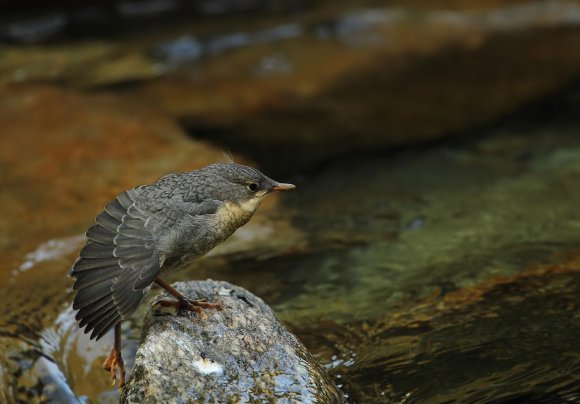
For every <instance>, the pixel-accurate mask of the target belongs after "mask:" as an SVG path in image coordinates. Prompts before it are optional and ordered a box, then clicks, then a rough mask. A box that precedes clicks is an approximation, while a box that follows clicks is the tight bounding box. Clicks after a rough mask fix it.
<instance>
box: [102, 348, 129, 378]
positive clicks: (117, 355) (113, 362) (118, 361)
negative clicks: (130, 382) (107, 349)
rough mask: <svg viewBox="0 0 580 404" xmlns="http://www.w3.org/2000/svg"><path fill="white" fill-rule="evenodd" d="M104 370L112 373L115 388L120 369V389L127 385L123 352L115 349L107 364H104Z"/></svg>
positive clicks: (106, 361)
mask: <svg viewBox="0 0 580 404" xmlns="http://www.w3.org/2000/svg"><path fill="white" fill-rule="evenodd" d="M103 368H104V369H105V370H106V371H108V372H111V379H112V380H113V386H114V385H115V383H116V382H117V369H119V375H120V378H119V387H123V386H124V385H125V364H124V363H123V357H122V356H121V351H119V350H118V349H115V348H113V350H112V351H111V353H110V354H109V356H108V357H107V359H105V362H104V363H103Z"/></svg>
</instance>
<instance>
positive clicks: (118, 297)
mask: <svg viewBox="0 0 580 404" xmlns="http://www.w3.org/2000/svg"><path fill="white" fill-rule="evenodd" d="M294 188H295V186H294V185H293V184H287V183H280V182H277V181H274V180H273V179H271V178H269V177H267V176H266V175H264V174H263V173H261V172H260V171H258V170H257V169H255V168H252V167H248V166H244V165H241V164H237V163H234V162H227V163H215V164H210V165H208V166H205V167H203V168H200V169H197V170H193V171H190V172H184V173H175V174H169V175H166V176H164V177H162V178H160V179H159V180H158V181H157V182H155V183H152V184H149V185H141V186H137V187H135V188H132V189H129V190H127V191H124V192H121V193H120V194H118V195H117V197H116V198H115V199H113V200H112V201H111V202H109V203H108V204H107V205H106V206H105V208H104V210H103V211H102V212H101V213H100V214H99V215H98V216H97V217H96V219H95V224H94V225H93V226H91V227H90V228H89V229H88V230H87V232H86V239H87V240H86V244H85V245H84V247H83V248H82V249H81V250H80V252H79V256H78V258H77V260H76V261H75V263H74V264H73V266H72V269H71V270H70V271H69V276H70V277H71V278H73V279H74V285H73V291H75V292H76V295H75V297H74V301H73V309H74V310H75V311H76V315H75V319H76V320H77V321H79V324H78V325H79V327H80V328H81V329H82V328H83V327H84V333H87V334H88V333H90V339H96V340H98V339H100V338H101V337H103V336H104V335H105V334H107V332H108V331H110V330H111V329H113V328H114V330H115V331H114V332H115V340H114V346H113V349H112V350H111V353H110V354H109V356H108V357H107V359H106V360H105V362H104V363H103V368H104V369H105V370H107V371H108V372H110V374H111V378H112V380H113V384H115V383H116V382H117V371H119V386H120V387H121V388H122V387H123V386H124V385H125V366H124V362H123V358H122V356H121V322H122V321H123V320H126V319H127V318H128V317H129V316H130V315H131V314H132V313H133V312H135V310H136V309H137V307H138V306H139V304H140V303H141V301H142V300H143V297H144V296H145V294H146V293H147V292H148V291H149V289H150V288H151V286H152V285H153V284H154V283H156V284H157V285H159V286H160V287H162V288H163V289H165V290H167V292H168V293H169V294H170V295H172V296H173V297H175V298H176V299H177V300H162V301H161V302H160V304H162V305H164V306H174V307H178V308H182V309H187V310H190V311H194V312H197V313H199V314H203V309H215V310H221V309H222V308H221V306H220V305H219V304H215V303H209V302H207V301H196V300H191V299H188V298H187V297H186V296H184V295H183V294H182V293H181V292H179V291H178V290H176V289H175V288H173V287H172V286H171V285H169V284H168V283H166V282H165V281H164V280H162V279H161V278H160V274H162V273H163V274H165V273H167V272H169V271H173V270H179V269H182V268H185V267H187V266H189V265H190V264H191V262H192V261H194V260H196V259H197V258H200V257H201V256H203V255H205V254H206V253H208V252H209V251H210V250H212V249H213V248H214V247H215V246H217V245H218V244H220V243H221V242H223V241H224V240H226V239H227V238H228V237H229V236H231V235H232V234H233V233H234V231H236V229H238V228H239V227H241V226H243V225H244V224H246V223H247V222H248V221H249V220H250V218H251V217H252V215H253V214H254V212H255V211H256V209H257V208H258V206H259V205H260V202H261V201H262V200H263V199H264V198H265V197H266V196H267V195H268V194H270V193H272V192H277V191H288V190H291V189H294Z"/></svg>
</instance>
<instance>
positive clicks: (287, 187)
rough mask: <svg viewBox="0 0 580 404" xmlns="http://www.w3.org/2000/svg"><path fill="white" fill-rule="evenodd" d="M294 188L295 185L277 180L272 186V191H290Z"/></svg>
mask: <svg viewBox="0 0 580 404" xmlns="http://www.w3.org/2000/svg"><path fill="white" fill-rule="evenodd" d="M294 188H296V185H293V184H284V183H281V182H277V183H276V185H274V186H273V187H272V191H290V190H291V189H294Z"/></svg>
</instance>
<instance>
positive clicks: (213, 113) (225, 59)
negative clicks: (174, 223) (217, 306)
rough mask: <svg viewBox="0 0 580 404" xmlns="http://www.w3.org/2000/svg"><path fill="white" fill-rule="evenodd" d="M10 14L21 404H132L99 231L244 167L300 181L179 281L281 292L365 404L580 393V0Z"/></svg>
mask: <svg viewBox="0 0 580 404" xmlns="http://www.w3.org/2000/svg"><path fill="white" fill-rule="evenodd" d="M0 7H1V8H0V186H1V187H2V193H0V209H1V210H2V212H3V213H2V215H0V226H1V227H0V230H1V231H0V251H1V252H2V256H3V260H2V262H1V263H0V280H1V281H2V285H5V291H4V295H5V296H6V304H5V307H4V309H3V310H4V312H3V313H0V346H2V347H3V348H4V349H3V350H4V352H5V354H4V356H3V358H2V361H1V362H0V366H1V367H0V376H1V377H2V391H1V392H0V397H1V398H3V399H5V400H8V401H10V400H13V399H20V400H30V399H38V400H41V399H44V398H49V399H53V400H56V399H58V400H68V401H73V402H74V401H75V400H78V399H81V400H86V399H89V400H93V401H107V400H113V401H114V400H116V399H117V398H118V396H117V395H116V392H115V391H114V390H111V389H110V386H108V380H107V377H106V373H105V372H102V371H101V370H100V369H99V368H100V363H101V362H102V360H103V358H104V356H105V355H106V351H107V348H108V344H109V343H110V341H108V340H107V339H106V338H105V339H103V341H100V342H99V344H96V345H92V344H91V343H89V342H88V341H87V339H86V337H84V336H82V335H80V334H79V332H78V331H77V330H76V326H75V324H74V321H73V319H72V314H71V311H70V307H69V305H70V297H71V296H70V286H71V284H70V281H69V280H68V279H67V278H66V277H65V276H64V274H65V273H66V271H67V270H68V268H69V266H70V265H71V263H72V262H73V260H74V257H75V254H76V252H77V250H78V248H79V247H80V243H81V242H82V236H81V235H82V232H83V231H84V230H85V229H86V228H87V227H88V226H89V225H90V223H91V222H92V218H93V217H94V216H95V215H96V214H97V213H98V212H99V211H100V209H101V208H102V206H103V205H104V204H105V203H106V201H107V200H109V199H110V198H112V197H113V196H114V195H115V194H116V193H118V192H120V191H122V190H124V189H127V188H129V187H132V186H134V185H136V184H143V183H148V182H151V181H153V180H155V179H156V178H157V177H159V176H161V175H163V174H165V173H167V172H172V171H184V170H191V169H194V168H197V167H199V166H202V165H205V164H208V163H211V162H215V161H220V160H224V159H225V158H224V156H223V153H224V152H226V153H231V154H232V156H233V158H234V159H235V160H236V161H239V162H242V163H247V164H252V165H256V166H258V167H259V168H260V169H262V170H263V171H264V172H266V173H268V174H270V175H272V176H273V177H275V178H278V179H280V180H288V181H293V182H295V183H297V185H298V187H299V188H298V190H297V192H296V193H294V194H293V195H292V196H290V197H289V198H284V199H280V200H277V199H273V200H272V201H269V202H268V204H267V206H265V209H263V210H262V211H261V212H260V213H259V214H258V215H257V216H256V217H255V218H254V219H253V220H252V222H251V223H250V224H249V225H248V226H247V227H245V228H244V229H241V231H239V232H238V233H236V235H235V236H234V237H233V239H232V240H231V242H230V243H228V244H227V245H224V246H223V248H221V249H219V250H218V251H216V252H215V253H214V254H212V255H211V256H210V257H208V258H207V259H205V260H204V261H202V262H200V263H199V264H198V265H197V266H195V267H193V268H192V269H191V271H189V273H183V274H181V275H179V277H178V278H176V279H174V280H177V279H188V278H189V279H193V278H204V277H212V278H215V279H223V280H228V281H231V282H233V283H237V284H239V285H241V286H244V287H246V288H248V289H249V290H251V291H252V292H253V293H255V294H257V295H258V296H260V297H262V298H263V299H264V300H265V301H266V302H267V303H268V304H270V305H271V306H272V307H273V309H274V310H275V311H276V313H277V314H278V315H279V316H280V317H281V318H282V319H283V320H284V321H286V322H287V323H288V324H289V326H290V327H291V328H292V329H293V330H294V331H295V332H296V333H298V335H299V336H300V337H301V338H302V340H303V341H304V342H305V343H306V345H307V346H308V347H309V348H310V349H311V350H312V351H313V353H314V354H315V355H316V356H318V358H319V359H320V360H321V361H322V362H323V363H324V364H325V365H326V366H327V368H328V369H329V370H330V371H331V372H332V373H333V375H334V376H335V377H336V380H337V381H338V382H339V383H340V384H341V386H342V388H343V390H344V392H345V394H346V395H348V397H349V398H350V399H351V400H352V401H356V402H369V400H370V401H373V402H377V401H380V400H384V401H392V400H394V401H404V400H406V401H407V402H413V401H416V402H421V401H425V400H434V401H437V400H439V401H445V400H454V399H465V398H467V401H474V400H500V399H506V400H507V399H518V398H522V397H523V398H526V399H529V400H532V401H533V400H543V399H547V400H550V399H553V400H560V399H572V398H576V399H578V397H579V394H580V392H579V390H578V387H577V386H578V379H577V375H578V374H579V373H580V360H578V355H577V348H576V347H575V344H574V342H573V341H574V337H573V336H574V335H578V334H579V333H580V325H579V321H578V318H577V315H575V314H574V313H577V312H578V310H577V309H578V307H577V306H578V302H577V299H574V296H577V293H578V288H579V285H580V275H578V268H580V266H579V265H578V257H579V255H578V252H580V250H579V248H578V245H579V244H578V242H579V241H580V237H579V236H578V230H579V229H580V221H579V217H578V213H577V206H578V201H579V198H580V191H579V189H580V188H579V187H578V186H577V178H578V174H580V138H578V133H579V130H580V121H579V118H578V117H579V116H580V115H579V112H580V92H579V86H578V85H579V78H580V2H577V1H565V0H552V1H530V0H528V1H520V0H512V1H508V0H506V1H499V0H497V1H478V0H441V1H436V2H434V1H422V0H408V1H396V0H395V1H389V2H381V1H371V0H369V1H354V0H353V1H341V2H334V1H325V0H318V1H300V0H288V1H282V0H271V1H267V0H207V1H206V0H197V1H196V0H143V1H137V0H132V1H105V0H102V1H88V2H82V4H81V3H79V2H73V1H55V2H43V1H12V0H8V1H4V2H2V4H1V6H0ZM142 314H143V313H140V314H139V316H136V317H135V319H134V321H133V322H132V323H131V324H128V327H127V328H126V329H125V331H124V332H125V333H126V334H127V335H126V336H127V337H129V340H130V341H132V342H131V343H130V344H128V346H127V348H126V349H127V350H128V352H127V354H126V356H127V357H131V355H132V354H134V351H135V345H136V344H137V341H138V337H139V329H140V328H139V327H140V321H141V316H142ZM516 320H517V321H516ZM516 324H517V325H516ZM516 331H517V332H516ZM547 335H549V336H550V337H549V338H548V337H546V336H547ZM516 346H517V349H516V348H514V347H516ZM557 358H567V359H566V360H565V361H558V360H556V359H557ZM563 362H565V363H563ZM474 364H477V365H474ZM574 386H576V387H574ZM5 400H4V401H5Z"/></svg>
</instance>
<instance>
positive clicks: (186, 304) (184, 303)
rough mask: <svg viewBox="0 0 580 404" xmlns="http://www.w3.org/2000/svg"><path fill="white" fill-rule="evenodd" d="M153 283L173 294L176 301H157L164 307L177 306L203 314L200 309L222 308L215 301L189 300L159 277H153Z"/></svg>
mask: <svg viewBox="0 0 580 404" xmlns="http://www.w3.org/2000/svg"><path fill="white" fill-rule="evenodd" d="M155 283H156V284H158V285H159V286H161V287H162V288H163V289H165V290H166V291H168V292H169V293H170V294H171V295H173V296H174V297H175V298H176V299H177V301H175V300H160V301H158V302H157V303H158V304H160V305H161V306H164V307H177V308H178V309H186V310H190V311H195V312H196V313H200V314H202V315H203V310H202V309H215V310H220V311H221V310H222V306H220V305H219V304H216V303H209V302H204V301H200V300H190V299H188V298H187V297H185V296H184V295H183V294H182V293H181V292H179V291H178V290H177V289H175V288H174V287H173V286H171V285H170V284H168V283H167V282H165V281H164V280H163V279H161V278H160V277H157V278H155Z"/></svg>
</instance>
